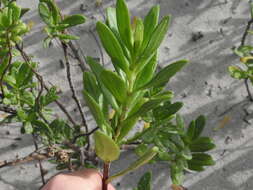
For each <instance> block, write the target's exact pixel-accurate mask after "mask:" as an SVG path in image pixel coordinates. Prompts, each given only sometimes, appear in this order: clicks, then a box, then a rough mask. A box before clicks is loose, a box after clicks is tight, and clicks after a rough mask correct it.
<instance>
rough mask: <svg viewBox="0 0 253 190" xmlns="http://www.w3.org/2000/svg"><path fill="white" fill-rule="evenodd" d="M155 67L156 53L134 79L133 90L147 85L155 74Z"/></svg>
mask: <svg viewBox="0 0 253 190" xmlns="http://www.w3.org/2000/svg"><path fill="white" fill-rule="evenodd" d="M156 66H157V53H156V54H155V55H154V56H153V58H152V59H151V60H150V61H149V62H148V63H147V64H146V65H145V67H144V68H143V69H142V71H141V72H139V74H138V75H137V77H136V80H135V83H134V89H138V88H139V87H141V86H144V85H145V84H146V83H148V82H149V81H150V80H151V79H152V78H153V75H154V73H155V70H156Z"/></svg>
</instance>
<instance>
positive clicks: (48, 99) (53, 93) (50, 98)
mask: <svg viewBox="0 0 253 190" xmlns="http://www.w3.org/2000/svg"><path fill="white" fill-rule="evenodd" d="M58 98H59V96H58V95H57V89H56V87H55V86H53V87H51V88H50V89H49V91H48V92H47V94H46V95H45V96H44V98H43V100H42V104H43V105H44V106H47V105H49V104H51V103H52V102H54V101H55V100H57V99H58Z"/></svg>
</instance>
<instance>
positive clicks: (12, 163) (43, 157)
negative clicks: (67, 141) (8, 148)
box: [0, 152, 50, 168]
mask: <svg viewBox="0 0 253 190" xmlns="http://www.w3.org/2000/svg"><path fill="white" fill-rule="evenodd" d="M48 158H50V157H49V156H48V155H47V154H46V153H37V152H32V153H31V154H29V155H27V156H25V157H23V158H20V159H16V160H12V161H0V168H3V167H8V166H16V165H18V164H25V163H28V162H31V161H35V160H41V161H42V160H46V159H48Z"/></svg>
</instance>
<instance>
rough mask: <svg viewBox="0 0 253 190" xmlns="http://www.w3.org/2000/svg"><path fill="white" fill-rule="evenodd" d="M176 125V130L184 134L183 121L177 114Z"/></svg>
mask: <svg viewBox="0 0 253 190" xmlns="http://www.w3.org/2000/svg"><path fill="white" fill-rule="evenodd" d="M176 123H177V128H178V129H179V130H180V132H181V133H183V132H184V119H183V118H182V117H181V116H180V115H179V114H177V115H176Z"/></svg>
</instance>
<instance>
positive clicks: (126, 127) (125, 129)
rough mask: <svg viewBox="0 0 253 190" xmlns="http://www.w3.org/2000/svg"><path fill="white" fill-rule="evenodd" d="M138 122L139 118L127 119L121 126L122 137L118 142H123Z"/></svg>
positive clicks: (118, 138)
mask: <svg viewBox="0 0 253 190" xmlns="http://www.w3.org/2000/svg"><path fill="white" fill-rule="evenodd" d="M137 121H138V117H137V116H131V117H129V118H127V119H125V120H124V121H123V122H122V123H121V125H120V129H121V130H120V135H119V136H118V137H117V142H121V140H122V139H123V138H124V137H125V136H127V135H128V133H129V132H130V131H131V129H132V128H133V127H134V126H135V124H136V122H137Z"/></svg>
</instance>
